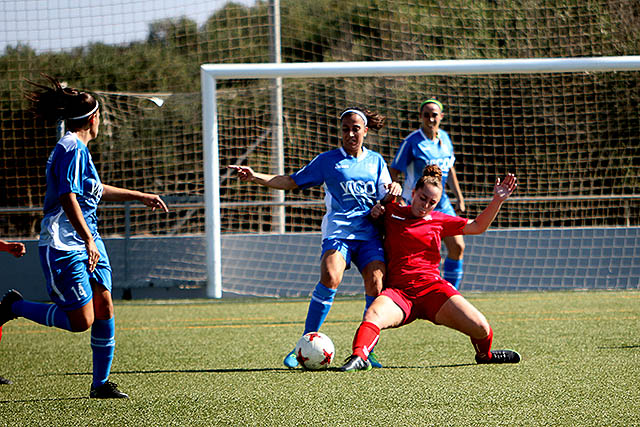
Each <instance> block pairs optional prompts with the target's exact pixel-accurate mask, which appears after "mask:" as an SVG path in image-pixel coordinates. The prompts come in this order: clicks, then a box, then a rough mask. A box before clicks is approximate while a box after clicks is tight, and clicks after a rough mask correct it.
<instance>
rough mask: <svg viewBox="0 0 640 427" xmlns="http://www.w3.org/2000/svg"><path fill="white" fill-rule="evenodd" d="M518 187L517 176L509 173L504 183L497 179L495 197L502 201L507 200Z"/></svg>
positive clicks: (494, 189) (494, 190)
mask: <svg viewBox="0 0 640 427" xmlns="http://www.w3.org/2000/svg"><path fill="white" fill-rule="evenodd" d="M517 186H518V183H517V182H516V177H515V175H514V174H512V173H508V174H507V176H505V177H504V180H503V181H502V182H500V178H498V179H496V185H495V186H494V188H493V197H494V198H496V199H499V200H500V201H504V200H507V198H508V197H509V196H510V195H511V194H512V193H513V192H514V191H515V189H516V187H517Z"/></svg>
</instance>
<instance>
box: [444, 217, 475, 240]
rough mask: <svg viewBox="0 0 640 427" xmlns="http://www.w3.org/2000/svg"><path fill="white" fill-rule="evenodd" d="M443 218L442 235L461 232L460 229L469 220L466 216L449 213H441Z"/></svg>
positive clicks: (454, 234)
mask: <svg viewBox="0 0 640 427" xmlns="http://www.w3.org/2000/svg"><path fill="white" fill-rule="evenodd" d="M442 216H443V220H442V233H441V235H442V236H443V237H444V236H457V235H460V234H462V229H463V228H464V227H465V226H466V225H467V223H468V222H469V220H468V219H466V218H461V217H459V216H451V215H446V214H443V215H442Z"/></svg>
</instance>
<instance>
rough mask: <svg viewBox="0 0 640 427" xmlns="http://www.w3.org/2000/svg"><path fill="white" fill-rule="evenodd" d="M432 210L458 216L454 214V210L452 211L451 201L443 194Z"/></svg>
mask: <svg viewBox="0 0 640 427" xmlns="http://www.w3.org/2000/svg"><path fill="white" fill-rule="evenodd" d="M434 210H436V211H438V212H442V213H445V214H447V215H451V216H458V214H457V213H456V210H455V209H453V205H452V204H451V200H450V199H449V197H448V196H446V195H445V194H443V195H442V197H441V198H440V202H439V203H438V205H437V206H436V207H435V209H434Z"/></svg>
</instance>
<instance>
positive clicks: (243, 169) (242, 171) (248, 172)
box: [227, 165, 255, 182]
mask: <svg viewBox="0 0 640 427" xmlns="http://www.w3.org/2000/svg"><path fill="white" fill-rule="evenodd" d="M227 167H228V168H229V169H233V170H235V171H236V174H237V175H238V178H240V181H244V182H247V181H253V178H254V176H255V175H254V172H253V169H251V168H250V167H249V166H238V165H229V166H227Z"/></svg>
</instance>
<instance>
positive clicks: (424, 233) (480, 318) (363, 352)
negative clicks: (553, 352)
mask: <svg viewBox="0 0 640 427" xmlns="http://www.w3.org/2000/svg"><path fill="white" fill-rule="evenodd" d="M516 186H517V184H516V177H515V176H514V175H512V174H507V176H506V177H505V179H504V180H503V181H502V182H501V181H500V180H499V179H498V180H497V181H496V184H495V187H494V191H493V199H492V200H491V202H490V203H489V205H488V206H487V207H486V208H485V209H484V211H483V212H482V213H481V214H480V215H478V217H477V218H476V219H475V220H472V221H469V220H467V219H464V218H460V217H454V216H450V215H446V214H443V213H441V212H437V211H435V210H434V207H435V206H436V205H437V204H438V201H439V200H440V197H441V196H442V171H441V170H440V168H439V167H438V166H436V165H429V166H427V167H426V168H425V169H424V172H423V176H422V177H421V178H420V179H419V180H418V182H417V183H416V185H415V188H414V190H413V194H412V201H411V205H409V206H400V205H399V204H397V203H390V204H388V205H386V206H383V205H381V204H379V203H378V204H376V205H375V206H374V207H373V209H372V210H371V217H372V218H373V219H374V220H382V219H383V220H384V229H385V253H386V257H387V281H386V284H385V289H384V290H383V291H382V293H381V294H380V295H379V296H378V297H377V298H376V299H375V301H374V302H373V304H371V307H369V309H368V310H367V312H366V313H365V316H364V320H363V322H362V323H361V324H360V327H359V328H358V330H357V332H356V336H355V338H354V340H353V352H352V355H351V356H350V357H349V358H348V359H347V361H346V363H345V364H344V366H342V367H341V368H340V370H341V371H354V370H365V371H366V370H369V369H371V365H370V363H369V361H368V360H367V359H368V354H369V352H370V351H371V349H372V348H373V347H375V345H376V343H377V342H378V339H379V338H380V331H381V330H382V329H387V328H396V327H400V326H403V325H407V324H409V323H411V322H413V321H414V320H416V319H426V320H429V321H431V322H433V323H435V324H437V325H444V326H448V327H450V328H452V329H455V330H457V331H460V332H462V333H463V334H465V335H468V336H469V337H470V338H471V342H472V344H473V347H474V349H475V351H476V362H477V363H518V362H519V361H520V355H519V354H518V353H517V352H515V351H513V350H491V342H492V340H493V330H492V329H491V326H489V323H488V322H487V319H486V318H485V317H484V315H483V314H482V313H480V311H478V309H476V308H475V307H474V306H473V305H471V303H469V302H468V301H467V300H466V299H465V298H464V297H463V296H462V295H460V293H459V292H458V291H457V290H456V289H455V288H454V287H453V286H452V285H451V284H450V283H449V282H447V281H446V280H444V279H442V277H440V272H439V266H440V245H441V240H442V238H443V237H446V236H456V235H463V234H481V233H484V232H485V231H486V230H487V228H489V226H490V225H491V223H492V222H493V220H494V219H495V217H496V215H497V214H498V211H499V210H500V207H501V206H502V203H503V202H504V201H505V200H506V199H507V198H508V197H509V196H510V195H511V194H512V193H513V191H514V190H515V189H516Z"/></svg>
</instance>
